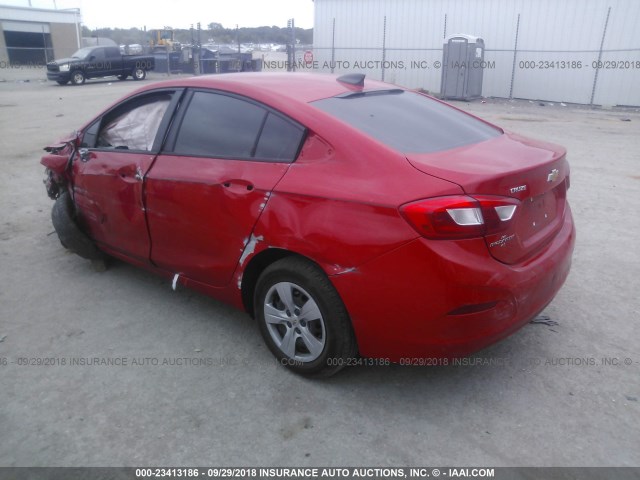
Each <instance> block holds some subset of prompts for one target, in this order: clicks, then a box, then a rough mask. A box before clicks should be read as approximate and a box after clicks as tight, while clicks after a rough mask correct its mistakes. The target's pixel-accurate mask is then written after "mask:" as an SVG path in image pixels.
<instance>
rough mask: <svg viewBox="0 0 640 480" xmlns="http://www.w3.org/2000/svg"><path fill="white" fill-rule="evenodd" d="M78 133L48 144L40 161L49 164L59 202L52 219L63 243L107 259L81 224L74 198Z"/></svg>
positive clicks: (49, 185) (50, 184)
mask: <svg viewBox="0 0 640 480" xmlns="http://www.w3.org/2000/svg"><path fill="white" fill-rule="evenodd" d="M77 145H78V135H77V134H74V135H73V136H72V137H70V138H68V139H65V140H62V141H61V142H59V143H57V144H55V145H50V146H47V147H45V148H44V150H45V151H46V152H47V154H46V155H44V156H43V157H42V159H41V160H40V163H41V164H42V165H44V166H45V167H46V170H45V178H44V185H45V187H46V189H47V195H49V198H51V199H52V200H55V204H54V205H53V208H52V210H51V222H52V223H53V227H54V228H55V230H56V233H57V234H58V238H59V239H60V243H61V244H62V246H63V247H64V248H66V249H68V250H70V251H72V252H73V253H75V254H77V255H79V256H81V257H83V258H87V259H89V260H103V258H104V254H103V253H102V252H101V251H100V250H99V249H98V247H96V245H95V243H94V242H93V240H91V239H90V238H89V237H88V236H87V235H86V234H85V233H84V232H83V231H82V230H81V229H80V227H79V226H78V224H77V222H76V211H75V205H74V203H73V198H72V196H71V195H72V189H71V188H70V185H71V167H72V164H73V159H74V157H75V155H76V150H77Z"/></svg>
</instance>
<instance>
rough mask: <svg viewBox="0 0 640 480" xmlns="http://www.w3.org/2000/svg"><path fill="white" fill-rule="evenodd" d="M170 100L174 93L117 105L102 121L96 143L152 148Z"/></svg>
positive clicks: (107, 146)
mask: <svg viewBox="0 0 640 480" xmlns="http://www.w3.org/2000/svg"><path fill="white" fill-rule="evenodd" d="M170 103H171V94H170V93H162V94H159V95H151V96H148V97H145V98H141V99H134V100H132V101H131V102H128V103H127V104H125V105H123V106H121V107H119V108H117V109H116V110H115V111H114V112H112V113H110V114H109V115H107V117H105V119H104V121H103V122H102V127H101V128H100V131H99V133H98V139H97V143H96V145H95V146H96V147H97V148H114V149H120V150H138V151H140V150H142V151H151V150H153V144H154V142H155V139H156V135H157V134H158V129H159V128H160V123H161V122H162V119H163V117H164V115H165V113H166V111H167V108H168V107H169V104H170ZM85 136H86V135H85Z"/></svg>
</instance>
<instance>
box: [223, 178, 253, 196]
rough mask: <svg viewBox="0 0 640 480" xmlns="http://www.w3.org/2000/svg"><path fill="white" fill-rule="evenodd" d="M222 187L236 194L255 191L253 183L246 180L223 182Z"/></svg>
mask: <svg viewBox="0 0 640 480" xmlns="http://www.w3.org/2000/svg"><path fill="white" fill-rule="evenodd" d="M222 186H223V187H224V188H225V189H227V190H230V191H232V192H235V193H246V192H250V191H251V190H253V189H254V186H253V183H251V182H248V181H246V180H227V181H225V182H222Z"/></svg>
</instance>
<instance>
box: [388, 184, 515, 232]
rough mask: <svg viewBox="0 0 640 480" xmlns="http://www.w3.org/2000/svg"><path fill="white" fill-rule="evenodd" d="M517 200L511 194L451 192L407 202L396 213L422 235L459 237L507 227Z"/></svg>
mask: <svg viewBox="0 0 640 480" xmlns="http://www.w3.org/2000/svg"><path fill="white" fill-rule="evenodd" d="M519 205H520V202H519V201H518V200H517V199H515V198H511V197H494V196H489V195H474V196H473V197H470V196H468V195H452V196H447V197H436V198H428V199H426V200H418V201H417V202H411V203H407V204H405V205H403V206H401V207H400V212H401V213H402V215H403V216H404V217H405V218H406V219H407V220H408V221H409V223H410V224H411V225H412V226H413V228H415V229H416V230H417V232H418V233H420V234H421V235H422V236H424V237H426V238H431V239H434V240H445V239H462V238H474V237H483V236H486V235H493V234H496V233H499V232H501V231H503V230H506V229H507V228H509V225H510V224H511V223H512V221H513V219H514V217H515V215H516V213H517V210H518V206H519Z"/></svg>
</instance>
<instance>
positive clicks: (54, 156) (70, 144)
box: [40, 133, 78, 200]
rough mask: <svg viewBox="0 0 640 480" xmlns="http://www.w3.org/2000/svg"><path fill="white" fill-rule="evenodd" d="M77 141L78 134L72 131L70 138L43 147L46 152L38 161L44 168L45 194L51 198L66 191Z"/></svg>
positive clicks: (53, 198)
mask: <svg viewBox="0 0 640 480" xmlns="http://www.w3.org/2000/svg"><path fill="white" fill-rule="evenodd" d="M77 143H78V135H77V133H74V134H73V135H72V136H71V137H70V138H67V139H64V140H62V141H60V142H59V143H57V144H54V145H49V146H47V147H45V148H44V151H45V152H47V154H46V155H44V156H43V157H42V159H41V160H40V163H41V164H42V165H44V166H45V168H46V170H45V178H44V180H43V182H44V185H45V187H46V189H47V195H49V198H51V199H52V200H56V199H57V198H58V197H59V196H60V195H62V194H63V193H64V192H65V191H67V186H68V185H69V182H70V180H71V177H70V172H71V165H72V163H73V157H74V156H75V154H76V148H77Z"/></svg>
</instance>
